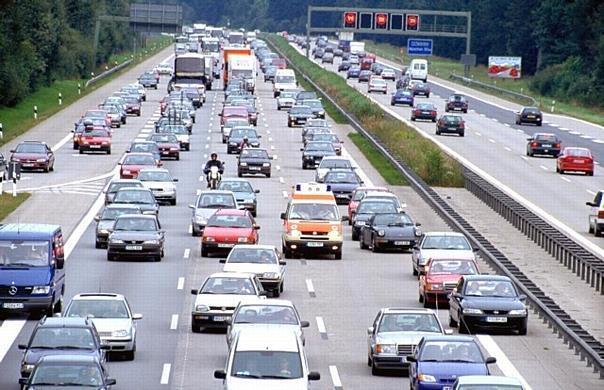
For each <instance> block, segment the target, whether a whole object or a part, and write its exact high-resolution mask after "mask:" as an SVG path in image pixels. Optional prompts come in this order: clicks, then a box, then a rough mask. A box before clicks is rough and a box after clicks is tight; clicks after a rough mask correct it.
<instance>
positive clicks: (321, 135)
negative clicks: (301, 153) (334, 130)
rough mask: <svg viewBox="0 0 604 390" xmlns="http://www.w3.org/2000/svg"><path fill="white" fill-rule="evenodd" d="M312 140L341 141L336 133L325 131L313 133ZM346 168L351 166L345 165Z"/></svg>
mask: <svg viewBox="0 0 604 390" xmlns="http://www.w3.org/2000/svg"><path fill="white" fill-rule="evenodd" d="M312 140H313V141H322V142H331V143H339V142H340V140H339V139H338V136H337V135H335V134H325V133H319V134H313V136H312ZM344 168H349V167H344Z"/></svg>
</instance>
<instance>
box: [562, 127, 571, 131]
mask: <svg viewBox="0 0 604 390" xmlns="http://www.w3.org/2000/svg"><path fill="white" fill-rule="evenodd" d="M560 130H562V131H570V129H569V128H568V127H560Z"/></svg>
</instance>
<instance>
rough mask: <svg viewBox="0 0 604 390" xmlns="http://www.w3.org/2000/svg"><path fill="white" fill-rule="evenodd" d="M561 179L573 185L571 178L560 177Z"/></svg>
mask: <svg viewBox="0 0 604 390" xmlns="http://www.w3.org/2000/svg"><path fill="white" fill-rule="evenodd" d="M560 179H562V180H564V181H565V182H567V183H571V180H570V179H569V178H567V177H564V176H560Z"/></svg>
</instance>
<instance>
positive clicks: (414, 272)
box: [413, 267, 418, 276]
mask: <svg viewBox="0 0 604 390" xmlns="http://www.w3.org/2000/svg"><path fill="white" fill-rule="evenodd" d="M417 275H418V272H417V269H415V267H413V276H417Z"/></svg>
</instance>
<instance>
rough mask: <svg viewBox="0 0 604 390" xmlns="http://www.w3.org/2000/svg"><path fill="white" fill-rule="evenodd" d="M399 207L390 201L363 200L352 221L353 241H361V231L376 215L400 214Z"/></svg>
mask: <svg viewBox="0 0 604 390" xmlns="http://www.w3.org/2000/svg"><path fill="white" fill-rule="evenodd" d="M396 206H397V205H396V204H395V203H394V202H393V201H391V200H388V199H373V200H370V199H363V200H362V201H361V202H360V203H359V206H358V207H357V209H356V212H355V213H354V217H353V221H352V240H353V241H359V238H360V236H361V229H363V227H364V226H365V225H366V224H367V222H368V221H369V220H370V219H371V217H373V216H374V215H376V214H393V213H396V212H398V210H397V207H396Z"/></svg>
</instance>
